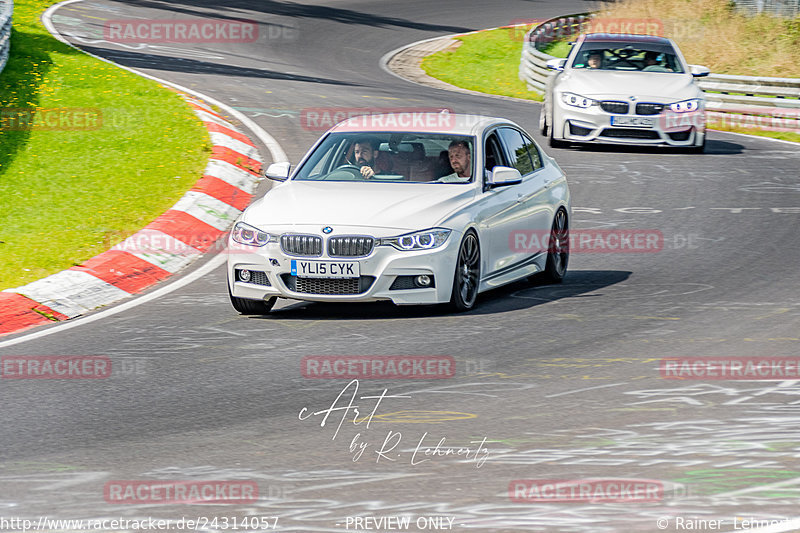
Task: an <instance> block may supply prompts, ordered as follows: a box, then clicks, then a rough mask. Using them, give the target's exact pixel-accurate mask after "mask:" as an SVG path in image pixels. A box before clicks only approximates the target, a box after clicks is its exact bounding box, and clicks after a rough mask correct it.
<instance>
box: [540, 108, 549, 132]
mask: <svg viewBox="0 0 800 533" xmlns="http://www.w3.org/2000/svg"><path fill="white" fill-rule="evenodd" d="M541 113H542V116H543V117H544V118H543V119H542V127H541V128H540V131H541V132H542V137H547V133H548V132H549V131H550V128H548V127H547V113H545V112H544V103H542V111H541Z"/></svg>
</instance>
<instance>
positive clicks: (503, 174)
mask: <svg viewBox="0 0 800 533" xmlns="http://www.w3.org/2000/svg"><path fill="white" fill-rule="evenodd" d="M521 181H522V174H520V173H519V170H517V169H516V168H511V167H494V168H493V169H492V174H491V175H490V176H489V182H488V185H489V188H490V189H493V188H495V187H503V186H505V185H514V184H515V183H520V182H521Z"/></svg>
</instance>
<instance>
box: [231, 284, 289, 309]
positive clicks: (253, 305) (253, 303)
mask: <svg viewBox="0 0 800 533" xmlns="http://www.w3.org/2000/svg"><path fill="white" fill-rule="evenodd" d="M228 296H229V297H230V299H231V305H232V306H233V308H234V309H236V310H237V311H238V312H239V313H241V314H243V315H267V314H269V312H270V311H271V310H272V306H273V305H275V302H276V301H277V299H278V298H277V297H276V296H273V297H272V298H267V299H266V300H249V299H247V298H238V297H236V296H234V295H233V294H231V288H230V286H228Z"/></svg>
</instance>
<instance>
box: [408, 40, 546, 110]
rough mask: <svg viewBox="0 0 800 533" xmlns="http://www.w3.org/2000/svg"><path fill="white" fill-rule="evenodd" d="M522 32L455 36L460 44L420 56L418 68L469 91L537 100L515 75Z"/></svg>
mask: <svg viewBox="0 0 800 533" xmlns="http://www.w3.org/2000/svg"><path fill="white" fill-rule="evenodd" d="M522 35H524V32H521V31H520V30H519V29H510V28H499V29H496V30H489V31H482V32H478V33H472V34H469V35H464V36H462V37H457V39H458V40H459V41H461V43H462V44H461V46H459V47H458V48H457V49H455V50H452V51H448V50H445V51H443V52H439V53H436V54H433V55H430V56H428V57H426V58H425V59H423V60H422V69H423V70H424V71H425V72H426V73H427V74H428V75H429V76H433V77H434V78H438V79H440V80H442V81H445V82H447V83H450V84H451V85H455V86H457V87H463V88H465V89H471V90H473V91H480V92H484V93H489V94H499V95H503V96H513V97H516V98H526V99H529V100H538V101H541V100H542V97H541V96H540V95H539V94H538V93H536V92H533V91H529V90H528V88H527V86H526V85H525V82H523V81H522V80H520V79H519V61H520V55H521V54H522V38H521V36H522Z"/></svg>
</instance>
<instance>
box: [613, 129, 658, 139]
mask: <svg viewBox="0 0 800 533" xmlns="http://www.w3.org/2000/svg"><path fill="white" fill-rule="evenodd" d="M600 137H613V138H617V139H660V137H659V135H658V132H657V131H652V130H637V129H634V128H606V129H604V130H603V132H602V133H601V134H600Z"/></svg>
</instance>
